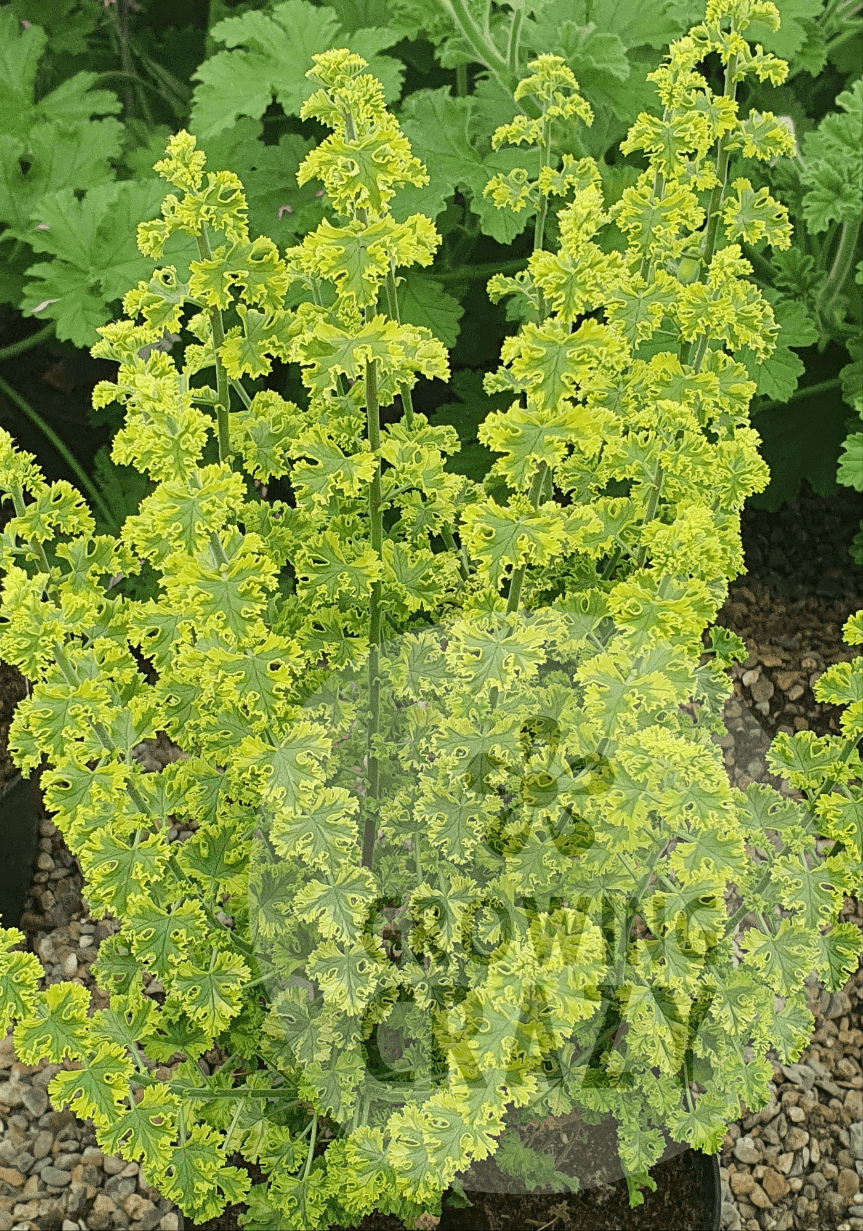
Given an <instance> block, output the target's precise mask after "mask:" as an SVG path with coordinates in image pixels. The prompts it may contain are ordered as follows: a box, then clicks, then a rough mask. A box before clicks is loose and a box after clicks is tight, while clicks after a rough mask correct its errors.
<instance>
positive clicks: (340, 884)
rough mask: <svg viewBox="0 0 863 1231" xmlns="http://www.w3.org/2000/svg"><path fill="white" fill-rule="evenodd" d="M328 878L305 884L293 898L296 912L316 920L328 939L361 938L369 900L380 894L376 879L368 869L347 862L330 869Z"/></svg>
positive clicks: (300, 916)
mask: <svg viewBox="0 0 863 1231" xmlns="http://www.w3.org/2000/svg"><path fill="white" fill-rule="evenodd" d="M333 876H335V879H333ZM328 881H329V883H325V882H323V881H320V880H316V879H315V880H311V881H309V882H308V883H307V884H306V885H304V886H303V888H302V889H301V890H300V891H299V893H297V894H296V896H295V898H294V913H295V915H296V916H297V918H298V919H303V920H305V921H306V923H313V922H315V923H317V926H318V928H319V930H320V932H321V935H322V936H325V937H327V938H328V939H329V938H330V937H332V936H334V937H335V938H336V939H337V940H345V941H347V940H352V939H358V933H359V930H360V928H361V927H362V924H363V922H364V921H365V919H366V918H367V917H368V906H369V903H370V902H371V901H373V900H374V898H375V897H376V894H377V881H376V880H375V878H374V877H373V876H372V874H371V872H370V871H369V870H368V868H352V867H350V866H349V865H348V864H346V863H345V864H342V865H341V866H340V867H338V868H336V869H335V870H334V871H332V870H331V871H329V875H328Z"/></svg>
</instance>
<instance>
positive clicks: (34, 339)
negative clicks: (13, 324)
mask: <svg viewBox="0 0 863 1231" xmlns="http://www.w3.org/2000/svg"><path fill="white" fill-rule="evenodd" d="M56 328H57V322H56V321H49V322H48V324H47V325H43V326H42V328H41V329H39V330H38V331H37V332H36V333H31V334H30V337H29V338H22V339H21V341H20V342H12V343H11V345H9V346H4V347H3V348H2V349H0V363H3V361H4V360H5V359H14V358H15V356H16V355H23V354H24V352H25V351H28V350H31V349H32V348H33V347H34V346H38V345H39V343H40V342H44V341H45V340H46V339H47V338H50V337H51V336H52V335H53V333H54V330H55V329H56Z"/></svg>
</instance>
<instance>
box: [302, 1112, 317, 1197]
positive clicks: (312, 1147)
mask: <svg viewBox="0 0 863 1231" xmlns="http://www.w3.org/2000/svg"><path fill="white" fill-rule="evenodd" d="M317 1135H318V1113H317V1112H315V1113H314V1119H313V1120H312V1136H311V1140H310V1141H309V1156H308V1158H307V1159H306V1166H305V1170H304V1171H303V1181H305V1180H307V1179H308V1178H309V1172H310V1171H311V1169H312V1159H313V1158H314V1155H315V1138H316V1137H317Z"/></svg>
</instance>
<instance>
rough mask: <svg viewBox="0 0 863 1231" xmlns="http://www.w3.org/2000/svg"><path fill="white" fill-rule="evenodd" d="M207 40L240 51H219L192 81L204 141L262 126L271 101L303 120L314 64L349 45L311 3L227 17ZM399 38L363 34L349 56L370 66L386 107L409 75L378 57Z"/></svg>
mask: <svg viewBox="0 0 863 1231" xmlns="http://www.w3.org/2000/svg"><path fill="white" fill-rule="evenodd" d="M210 36H211V38H213V39H215V40H216V42H219V43H225V44H226V45H227V46H228V47H231V48H242V49H243V50H235V51H220V52H218V53H217V54H216V55H214V56H211V57H210V58H209V59H208V60H205V61H204V62H203V64H201V65H200V67H199V68H198V69H197V70H196V71H195V73H194V74H193V76H194V78H195V79H196V80H197V81H199V82H200V85H198V86H196V87H195V92H194V95H193V98H192V116H191V121H190V124H191V129H192V131H193V132H197V133H199V134H200V135H201V136H202V137H205V138H206V137H213V136H216V135H217V134H218V133H221V132H223V131H224V130H225V129H226V128H229V127H230V126H231V125H232V124H233V123H234V122H235V121H236V120H237V118H238V116H241V115H246V116H253V117H254V118H255V119H258V118H259V117H260V116H262V115H263V114H264V112H265V111H266V109H267V107H268V106H269V105H270V102H271V101H272V99H273V97H275V99H276V101H277V102H278V103H279V104H280V105H281V106H282V108H283V109H284V111H285V114H286V115H299V113H300V108H301V107H302V105H303V103H304V102H305V101H306V99H307V98H309V97H310V96H311V95H312V94H313V93H314V91H315V89H316V85H315V83H314V82H313V81H310V80H309V79H308V78H307V77H306V75H305V73H306V69H307V68H308V67H309V65H311V63H312V56H313V55H314V54H315V53H317V52H323V51H327V50H328V49H329V48H331V47H338V46H340V45H342V44H343V43H344V42H345V38H344V35H343V34H342V29H341V25H340V22H339V19H338V17H337V15H336V13H335V11H334V10H333V9H332V8H329V7H327V6H325V5H324V6H316V5H313V4H309V3H307V2H306V0H286V3H284V4H277V5H276V6H275V8H274V9H273V10H272V12H271V13H262V12H259V11H256V10H253V11H252V12H246V13H243V14H242V15H241V16H239V17H228V18H226V19H225V20H224V21H220V22H217V23H216V25H214V26H212V27H211V29H210ZM400 38H401V35H400V34H399V33H398V32H396V31H393V30H389V29H386V28H383V29H363V30H358V31H356V32H354V34H353V35H352V36H351V42H350V46H351V50H352V51H354V52H355V53H356V54H358V55H361V56H363V57H364V59H366V60H368V61H369V68H368V69H367V70H366V71H367V72H369V73H373V74H374V75H375V76H376V77H377V78H378V79H379V80H380V81H381V82H382V83H383V85H384V98H385V100H386V101H387V102H392V101H393V100H394V99H395V98H397V97H398V95H399V93H400V87H401V81H402V76H403V73H404V69H403V67H402V66H401V65H400V64H399V63H398V61H396V60H394V59H392V58H391V57H388V56H380V55H378V54H377V53H378V52H380V51H381V50H382V49H383V48H385V47H391V46H392V45H393V44H394V43H397V42H398V41H399V39H400Z"/></svg>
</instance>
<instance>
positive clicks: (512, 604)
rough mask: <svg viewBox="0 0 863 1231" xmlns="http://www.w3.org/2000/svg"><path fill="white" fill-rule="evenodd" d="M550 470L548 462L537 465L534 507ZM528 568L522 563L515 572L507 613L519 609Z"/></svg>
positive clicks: (510, 587) (534, 483)
mask: <svg viewBox="0 0 863 1231" xmlns="http://www.w3.org/2000/svg"><path fill="white" fill-rule="evenodd" d="M547 470H548V462H541V463H540V464H539V466H538V467H537V470H536V473H535V474H534V476H533V481H532V483H531V485H530V492H529V496H528V498H529V500H530V503H531V504H532V505H533V507H534V508H536V507H537V505H538V504H539V496H540V492H541V491H542V485H543V483H544V482H545V472H546V471H547ZM526 570H527V565H526V564H520V565H519V566H518V568H517V569H515V571H514V572H513V575H512V580H511V581H510V583H509V597H508V598H507V601H506V610H507V614H511V613H512V612H514V611H518V604H519V602H520V600H521V588H522V586H523V584H524V575H525V572H526Z"/></svg>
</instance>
